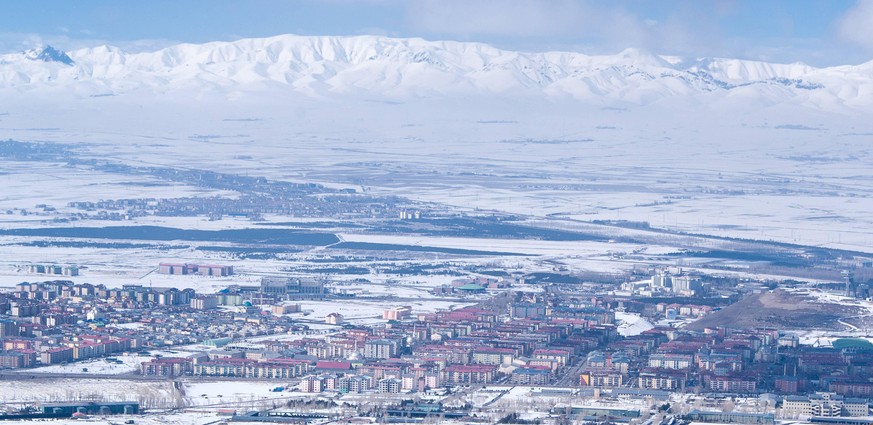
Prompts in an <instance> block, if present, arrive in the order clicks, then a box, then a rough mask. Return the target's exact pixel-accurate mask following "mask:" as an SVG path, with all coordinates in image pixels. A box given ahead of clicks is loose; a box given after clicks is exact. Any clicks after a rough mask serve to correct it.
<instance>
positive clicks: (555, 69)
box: [0, 35, 873, 108]
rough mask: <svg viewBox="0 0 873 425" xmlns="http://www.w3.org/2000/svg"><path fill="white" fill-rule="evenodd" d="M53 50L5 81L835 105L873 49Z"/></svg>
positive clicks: (12, 70) (414, 46)
mask: <svg viewBox="0 0 873 425" xmlns="http://www.w3.org/2000/svg"><path fill="white" fill-rule="evenodd" d="M48 49H50V47H49V48H47V49H44V50H43V52H42V53H40V54H44V53H45V52H47V51H48ZM52 51H55V52H57V51H56V50H54V49H52ZM58 53H59V54H62V55H63V56H64V57H67V58H69V59H70V63H66V62H64V61H35V60H33V52H31V53H27V52H25V53H23V54H6V55H0V88H12V89H15V90H30V89H34V88H40V87H55V88H61V89H63V88H66V87H71V86H77V85H89V86H92V87H93V89H94V90H95V91H103V92H105V91H109V92H113V93H116V92H117V93H123V92H127V91H131V90H136V89H146V90H151V89H158V90H169V89H173V88H180V89H195V90H196V89H203V88H218V89H224V88H233V89H240V88H242V89H258V88H261V89H263V88H264V87H265V86H266V87H269V88H272V89H275V88H277V87H284V88H286V89H289V90H291V91H294V92H299V93H303V94H305V95H309V96H349V95H352V96H355V95H366V96H373V95H376V96H382V97H386V98H417V97H433V96H456V95H471V94H473V95H485V96H493V95H535V96H545V97H564V98H572V99H578V100H582V101H590V102H601V101H604V100H605V101H610V100H611V101H624V102H631V103H650V102H653V101H656V100H658V99H662V98H665V97H687V96H706V95H707V94H709V93H730V92H731V91H734V90H737V89H742V91H745V92H747V91H749V90H748V89H749V88H751V89H752V91H754V96H760V97H762V98H766V99H765V100H767V101H770V102H783V101H791V102H803V103H807V104H813V105H819V106H820V107H828V108H829V107H833V105H842V106H846V107H863V108H866V107H869V106H871V105H873V101H871V96H869V94H870V93H873V72H871V71H873V61H871V62H867V63H864V64H859V65H843V66H835V67H826V68H815V67H812V66H809V65H806V64H803V63H794V64H779V63H769V62H762V61H752V60H742V59H729V58H694V59H685V58H677V57H674V56H664V55H656V54H653V53H650V52H647V51H644V50H641V49H625V50H624V51H622V52H619V53H618V54H615V55H599V56H595V55H585V54H582V53H576V52H541V53H528V52H517V51H509V50H501V49H497V48H495V47H492V46H490V45H487V44H482V43H469V42H456V41H427V40H423V39H420V38H389V37H382V36H354V37H344V36H296V35H280V36H275V37H268V38H248V39H241V40H237V41H232V42H210V43H204V44H190V43H185V44H177V45H173V46H169V47H166V48H163V49H159V50H155V51H151V52H141V53H126V52H124V51H123V50H121V49H119V48H116V47H112V46H105V45H104V46H95V47H89V48H85V49H79V50H74V51H70V52H67V53H64V52H58ZM773 87H777V88H779V89H780V90H775V91H774V90H771V89H772V88H773ZM783 89H784V90H783ZM774 96H775V98H774Z"/></svg>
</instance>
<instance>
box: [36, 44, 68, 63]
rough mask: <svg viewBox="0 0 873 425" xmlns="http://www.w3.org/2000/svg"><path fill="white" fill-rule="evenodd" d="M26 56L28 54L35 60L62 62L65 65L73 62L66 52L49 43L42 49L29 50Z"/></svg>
mask: <svg viewBox="0 0 873 425" xmlns="http://www.w3.org/2000/svg"><path fill="white" fill-rule="evenodd" d="M25 56H27V58H28V59H30V60H35V61H42V62H60V63H62V64H65V65H72V64H73V59H71V58H70V57H69V56H68V55H67V54H66V53H64V52H63V51H60V50H58V49H55V48H54V47H52V46H49V45H46V46H45V47H43V48H42V49H33V50H29V51H27V52H25Z"/></svg>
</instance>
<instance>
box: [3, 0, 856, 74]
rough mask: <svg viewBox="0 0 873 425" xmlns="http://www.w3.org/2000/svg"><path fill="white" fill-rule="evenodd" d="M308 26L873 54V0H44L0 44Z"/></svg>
mask: <svg viewBox="0 0 873 425" xmlns="http://www.w3.org/2000/svg"><path fill="white" fill-rule="evenodd" d="M285 33H294V34H303V35H358V34H379V35H388V36H396V37H422V38H425V39H430V40H439V39H449V40H460V41H481V42H486V43H489V44H493V45H495V46H497V47H500V48H506V49H517V50H527V51H544V50H574V51H581V52H584V53H616V52H618V51H620V50H622V49H624V48H627V47H638V48H643V49H647V50H650V51H652V52H654V53H661V54H676V55H684V56H721V57H740V58H749V59H762V60H769V61H779V62H795V61H802V62H807V63H810V64H814V65H834V64H845V63H860V62H866V61H869V60H871V59H873V0H596V1H595V0H283V1H280V0H199V1H195V0H191V1H183V0H148V1H120V0H118V1H109V0H77V1H70V0H40V1H24V0H20V1H4V2H2V3H0V51H3V52H11V51H19V50H24V49H27V48H31V47H35V46H37V45H41V44H46V43H47V44H53V45H56V46H57V47H60V48H63V49H74V48H79V47H84V46H91V45H95V44H104V43H107V44H113V45H118V46H121V47H122V48H125V49H130V50H135V49H149V48H154V47H161V46H164V45H167V44H170V43H174V42H194V43H200V42H206V41H216V40H235V39H239V38H245V37H264V36H271V35H278V34H285Z"/></svg>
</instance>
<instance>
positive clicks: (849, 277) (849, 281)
mask: <svg viewBox="0 0 873 425" xmlns="http://www.w3.org/2000/svg"><path fill="white" fill-rule="evenodd" d="M854 277H855V274H854V273H852V271H851V270H843V278H844V279H846V296H847V297H852V298H855V280H854Z"/></svg>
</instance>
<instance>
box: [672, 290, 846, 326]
mask: <svg viewBox="0 0 873 425" xmlns="http://www.w3.org/2000/svg"><path fill="white" fill-rule="evenodd" d="M861 312H863V310H862V309H860V308H859V307H855V306H846V305H841V304H835V303H828V302H823V301H821V300H818V299H815V298H812V297H809V296H806V295H801V294H795V293H790V292H787V291H783V290H776V291H770V292H763V293H760V294H752V295H749V296H747V297H746V298H744V299H742V300H740V301H739V302H737V303H735V304H732V305H730V306H728V307H725V308H723V309H721V310H719V311H716V312H714V313H712V314H710V315H708V316H705V317H703V318H701V319H700V320H697V321H696V322H694V323H692V324H691V325H689V326H688V328H689V329H693V330H703V329H705V328H714V327H719V326H721V327H726V328H735V329H753V328H760V327H772V328H778V329H845V326H843V325H841V324H840V323H839V322H838V321H839V319H840V318H843V317H847V316H852V315H856V314H860V313H861Z"/></svg>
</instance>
